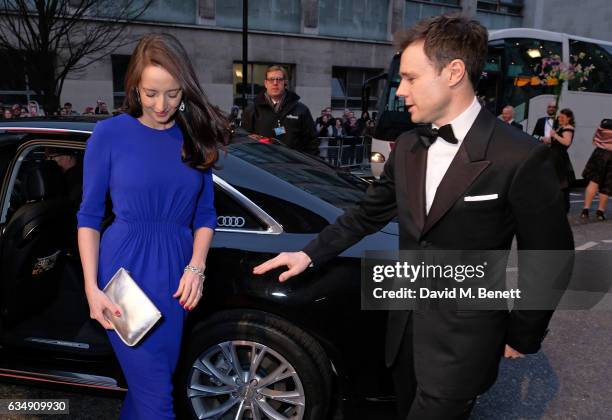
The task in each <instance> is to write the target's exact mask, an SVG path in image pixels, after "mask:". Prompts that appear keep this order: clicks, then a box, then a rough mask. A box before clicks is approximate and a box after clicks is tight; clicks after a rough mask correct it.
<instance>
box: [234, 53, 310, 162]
mask: <svg viewBox="0 0 612 420" xmlns="http://www.w3.org/2000/svg"><path fill="white" fill-rule="evenodd" d="M287 80H288V77H287V72H286V70H285V69H284V68H283V67H282V66H277V65H274V66H270V67H268V69H267V70H266V80H265V82H264V85H265V87H266V90H265V91H264V92H261V93H260V94H259V95H257V97H256V98H255V102H254V103H253V104H251V105H249V106H248V107H247V108H246V109H245V110H244V114H243V118H242V127H244V128H245V129H246V130H247V131H249V132H251V133H255V134H259V135H261V136H265V137H274V138H276V139H278V140H280V141H281V142H282V143H283V144H285V145H287V146H288V147H290V148H292V149H295V150H299V151H301V152H305V153H310V154H312V155H315V156H318V155H319V140H318V139H317V133H316V131H315V124H314V121H313V119H312V115H311V114H310V110H309V109H308V107H307V106H306V105H304V104H303V103H301V102H300V97H299V96H298V95H297V94H295V93H294V92H291V91H289V90H287Z"/></svg>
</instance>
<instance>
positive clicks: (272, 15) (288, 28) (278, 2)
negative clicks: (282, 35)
mask: <svg viewBox="0 0 612 420" xmlns="http://www.w3.org/2000/svg"><path fill="white" fill-rule="evenodd" d="M216 1H217V3H216V14H215V20H216V22H217V26H221V27H226V28H242V0H216ZM301 11H302V6H301V2H300V1H299V0H251V1H249V29H250V30H260V31H273V32H293V33H299V32H300V19H301Z"/></svg>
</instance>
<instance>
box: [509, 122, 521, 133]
mask: <svg viewBox="0 0 612 420" xmlns="http://www.w3.org/2000/svg"><path fill="white" fill-rule="evenodd" d="M510 125H511V126H513V127H516V128H518V129H519V130H521V131H523V126H522V125H520V124H519V123H517V122H516V121H512V122H511V123H510Z"/></svg>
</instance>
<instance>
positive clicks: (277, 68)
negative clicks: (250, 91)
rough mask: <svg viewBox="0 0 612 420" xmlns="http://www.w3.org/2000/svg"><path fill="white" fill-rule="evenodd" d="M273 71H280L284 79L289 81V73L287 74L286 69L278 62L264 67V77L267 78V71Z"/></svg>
mask: <svg viewBox="0 0 612 420" xmlns="http://www.w3.org/2000/svg"><path fill="white" fill-rule="evenodd" d="M273 71H282V72H283V77H284V78H285V80H286V81H289V75H288V74H287V70H286V69H285V68H284V67H283V66H281V65H280V64H272V65H271V66H268V68H267V69H266V79H267V78H268V73H271V72H273Z"/></svg>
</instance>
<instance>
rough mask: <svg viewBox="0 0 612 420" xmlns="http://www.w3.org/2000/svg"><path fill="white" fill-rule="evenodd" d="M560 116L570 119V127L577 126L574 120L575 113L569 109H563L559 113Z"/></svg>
mask: <svg viewBox="0 0 612 420" xmlns="http://www.w3.org/2000/svg"><path fill="white" fill-rule="evenodd" d="M559 114H563V115H565V116H566V117H567V118H568V119H569V123H570V125H576V120H574V112H573V111H572V110H571V109H569V108H563V109H562V110H561V111H559Z"/></svg>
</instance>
